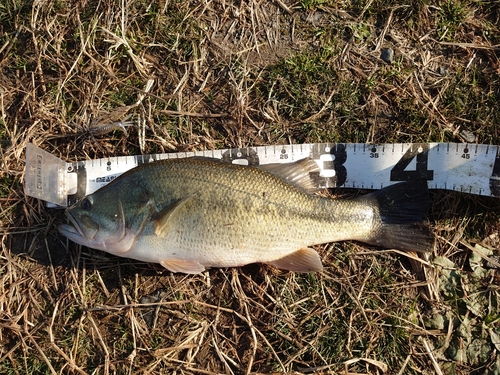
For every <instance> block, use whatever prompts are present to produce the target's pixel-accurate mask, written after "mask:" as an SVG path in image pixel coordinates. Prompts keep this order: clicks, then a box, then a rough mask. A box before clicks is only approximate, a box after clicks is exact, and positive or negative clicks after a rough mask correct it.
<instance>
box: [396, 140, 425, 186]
mask: <svg viewBox="0 0 500 375" xmlns="http://www.w3.org/2000/svg"><path fill="white" fill-rule="evenodd" d="M428 158H429V145H428V144H426V143H415V144H413V145H412V146H411V147H410V148H409V149H408V150H407V151H406V152H405V154H404V155H403V157H402V158H401V159H400V160H399V161H398V162H397V163H396V165H395V166H394V167H393V168H392V170H391V181H414V180H426V181H429V180H432V179H434V171H433V170H429V169H428ZM413 159H416V160H415V161H416V166H415V169H414V170H406V168H408V166H409V165H410V163H411V162H412V160H413Z"/></svg>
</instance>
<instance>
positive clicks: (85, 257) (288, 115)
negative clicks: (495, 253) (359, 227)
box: [0, 0, 500, 374]
mask: <svg viewBox="0 0 500 375" xmlns="http://www.w3.org/2000/svg"><path fill="white" fill-rule="evenodd" d="M499 23H500V19H499V6H498V4H496V2H494V1H484V2H476V1H462V2H461V1H430V2H424V1H422V2H420V1H403V0H400V1H397V2H396V4H393V2H384V1H382V0H374V1H366V2H344V1H314V0H310V1H300V2H292V1H287V0H280V1H269V2H268V1H257V0H251V1H248V2H243V1H240V2H234V1H225V0H214V1H211V0H207V1H192V0H185V1H160V2H154V1H153V2H143V1H125V0H121V1H110V0H102V1H94V0H80V1H75V2H69V1H65V0H40V1H33V2H30V1H27V2H20V1H17V0H7V1H6V2H5V3H4V4H3V5H0V112H1V118H0V124H1V126H0V152H1V169H0V182H1V184H0V202H1V212H0V223H1V227H2V229H1V236H2V241H1V244H2V249H1V252H0V372H2V373H9V374H23V373H30V374H32V373H51V374H60V373H65V374H66V373H71V374H73V373H75V374H131V373H144V374H220V373H222V374H249V373H273V372H286V373H317V374H328V373H331V374H333V373H339V374H358V373H362V374H368V373H369V374H382V373H391V374H407V373H408V374H413V373H424V374H430V373H437V374H440V373H450V374H451V373H460V374H466V373H477V374H480V373H481V374H482V373H487V372H488V371H491V373H494V372H493V371H497V372H495V373H498V371H499V370H498V369H499V367H498V366H499V365H498V359H497V351H498V350H500V348H499V346H500V344H498V342H495V340H494V337H498V336H500V333H498V332H499V326H498V317H499V315H498V310H497V307H498V291H497V285H498V282H499V277H498V271H495V270H491V271H488V273H487V275H486V276H484V278H481V279H479V280H477V279H473V278H472V270H471V268H470V265H469V263H468V259H469V256H470V254H471V250H470V247H471V246H473V245H474V244H475V242H480V241H483V242H486V244H488V245H489V246H490V247H492V248H497V247H498V234H497V233H498V229H499V226H500V225H499V214H498V212H500V211H499V209H500V205H499V203H498V201H497V200H494V199H482V198H478V197H470V196H462V195H460V194H455V193H446V192H436V193H435V194H433V208H432V212H431V216H430V219H431V223H432V227H433V229H434V231H435V233H436V235H437V239H438V240H437V244H436V248H435V254H434V255H439V256H443V257H446V258H448V259H451V260H453V262H454V263H455V267H456V274H458V275H460V280H461V283H462V284H459V285H457V286H456V290H457V292H456V293H455V296H450V295H448V294H445V293H444V292H443V291H439V290H438V291H436V290H433V291H432V292H433V293H434V294H431V295H432V296H433V297H432V298H431V301H429V300H428V296H429V294H427V298H426V294H425V288H422V279H421V278H420V279H419V276H418V275H417V274H416V273H415V272H413V271H412V267H411V265H410V261H409V260H408V259H407V257H405V256H400V255H399V254H395V253H391V252H389V253H388V252H382V251H378V250H377V251H375V250H374V249H371V248H366V247H364V246H362V245H360V244H353V243H344V244H334V245H325V246H322V247H318V251H319V252H320V253H321V255H322V258H323V259H324V263H325V266H326V268H325V272H323V273H321V274H314V275H299V274H294V273H290V272H282V271H278V270H276V269H273V268H271V267H266V266H261V265H251V266H246V267H242V268H239V269H221V270H211V271H209V272H206V273H204V274H202V275H197V276H183V275H176V274H175V275H174V274H171V273H169V272H166V271H165V270H163V269H161V268H160V267H158V266H155V265H147V264H143V263H139V262H133V261H128V260H124V259H118V258H115V257H112V256H108V255H107V254H104V253H101V252H99V251H93V250H89V249H86V248H81V247H79V246H76V245H74V244H72V243H68V241H67V240H66V239H64V238H62V237H61V236H60V235H59V234H58V233H57V231H56V225H57V223H59V222H61V221H62V220H64V218H63V215H62V213H61V212H60V211H58V210H49V209H47V208H46V207H45V205H44V203H43V202H40V201H37V200H35V199H32V198H29V197H26V196H24V194H23V192H22V181H23V168H24V156H25V155H24V150H25V147H26V144H27V143H28V142H32V143H35V144H36V145H38V146H40V147H42V148H44V149H45V150H47V151H49V152H52V153H53V154H55V155H57V156H59V157H61V158H63V159H65V160H67V161H75V160H81V159H87V158H98V157H104V156H115V155H131V154H139V153H159V152H174V151H185V150H202V149H215V148H226V147H244V146H256V145H268V144H285V143H290V142H293V143H299V142H321V141H323V142H325V141H329V142H337V141H341V142H373V143H379V142H429V141H433V142H436V141H456V142H460V141H463V140H464V137H465V138H467V136H468V134H467V132H466V133H464V132H463V131H464V130H465V131H468V132H472V133H473V135H474V136H475V138H476V141H477V142H479V143H492V144H499V142H500V134H499V132H498V123H499V121H500V110H499V108H500V106H499V101H500V100H499V98H500V83H499V78H498V75H499V72H500V71H499V69H500V64H499V60H498V51H499V44H500V39H499V35H500V30H499V27H498V25H499ZM387 47H391V48H392V49H394V50H395V52H396V58H395V61H394V62H393V63H392V64H387V63H384V62H383V61H382V60H381V59H380V52H381V49H382V48H387ZM150 80H152V82H153V84H152V86H149V85H148V82H149V81H150ZM129 116H130V117H129ZM126 119H128V120H129V121H134V122H135V126H133V127H128V128H127V133H126V134H125V133H124V132H122V131H121V130H119V129H118V130H117V129H115V128H113V127H111V128H109V127H108V126H109V125H110V124H112V123H113V122H116V121H125V120H126ZM437 271H438V272H440V271H441V268H437ZM427 272H429V269H428V268H427ZM438 276H439V275H438V274H435V275H434V277H438ZM473 281H474V282H473ZM427 292H428V290H427ZM471 295H481V296H486V297H485V298H487V300H488V303H486V304H485V305H484V306H485V311H484V314H483V315H474V314H473V313H472V312H471V311H472V310H471V307H470V305H469V304H467V303H468V301H470V296H471ZM474 311H476V310H474ZM435 316H443V317H444V318H445V320H444V323H443V325H441V326H440V325H439V324H437V323H433V322H430V321H432V320H433V318H434V317H435ZM467 319H468V320H467ZM466 320H467V321H470V322H472V323H471V324H470V327H469V328H470V329H471V330H472V331H473V333H474V335H475V337H478V338H481V341H480V344H481V345H482V344H484V345H489V348H490V349H489V351H487V353H488V357H487V358H482V359H481V360H478V359H477V358H474V357H473V356H472V355H470V353H469V354H466V355H465V357H463V358H462V360H460V359H459V358H458V359H457V356H456V355H453V353H450V351H453V350H452V349H453V348H455V346H453V345H454V344H453V345H452V343H453V342H458V344H459V345H461V346H462V347H464V348H468V346H470V347H471V348H473V345H475V344H473V342H472V339H470V338H469V336H468V335H467V334H465V333H464V334H462V333H463V332H462V331H463V330H464V329H466V328H467V327H465V326H464V325H463V324H462V325H461V323H460V322H464V321H466ZM471 327H472V328H471ZM480 327H486V328H484V329H482V328H480ZM457 332H458V333H457ZM491 332H493V333H491ZM494 333H496V334H497V336H494ZM476 344H477V343H476ZM471 350H472V349H471ZM495 366H496V367H495ZM495 368H496V370H495Z"/></svg>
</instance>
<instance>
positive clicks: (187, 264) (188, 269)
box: [160, 259, 205, 274]
mask: <svg viewBox="0 0 500 375" xmlns="http://www.w3.org/2000/svg"><path fill="white" fill-rule="evenodd" d="M160 264H161V265H162V266H163V267H165V268H166V269H167V270H169V271H171V272H181V273H189V274H197V273H201V272H203V271H205V266H204V265H203V264H201V263H199V262H197V261H195V260H186V259H164V260H162V261H161V262H160Z"/></svg>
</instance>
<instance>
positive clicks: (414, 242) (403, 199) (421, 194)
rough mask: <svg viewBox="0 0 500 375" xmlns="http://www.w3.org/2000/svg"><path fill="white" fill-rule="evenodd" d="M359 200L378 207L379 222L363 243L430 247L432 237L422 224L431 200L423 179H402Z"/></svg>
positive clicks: (421, 249)
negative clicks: (402, 180) (405, 180)
mask: <svg viewBox="0 0 500 375" xmlns="http://www.w3.org/2000/svg"><path fill="white" fill-rule="evenodd" d="M359 199H360V200H364V201H366V203H370V204H372V205H374V206H376V207H378V212H379V223H378V225H377V224H374V229H373V231H372V234H371V235H370V238H367V239H364V240H363V241H364V242H367V243H370V244H372V245H378V246H382V247H385V248H389V249H399V250H407V251H420V252H426V251H430V250H432V246H433V244H434V237H433V235H432V234H431V232H430V230H429V227H428V226H426V225H425V224H424V217H425V215H426V214H427V209H428V207H429V203H430V201H429V190H428V187H427V182H426V181H414V182H403V183H400V184H396V185H392V186H389V187H386V188H384V189H381V190H379V191H376V192H375V193H371V194H368V195H365V196H363V197H361V198H359Z"/></svg>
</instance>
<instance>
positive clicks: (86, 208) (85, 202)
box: [80, 198, 92, 211]
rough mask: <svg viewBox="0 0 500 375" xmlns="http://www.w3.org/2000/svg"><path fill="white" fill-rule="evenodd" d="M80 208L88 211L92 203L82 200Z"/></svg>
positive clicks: (86, 199)
mask: <svg viewBox="0 0 500 375" xmlns="http://www.w3.org/2000/svg"><path fill="white" fill-rule="evenodd" d="M80 207H81V208H82V209H83V210H85V211H87V210H90V208H91V207H92V202H91V201H90V199H88V198H83V199H82V201H81V202H80Z"/></svg>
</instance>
